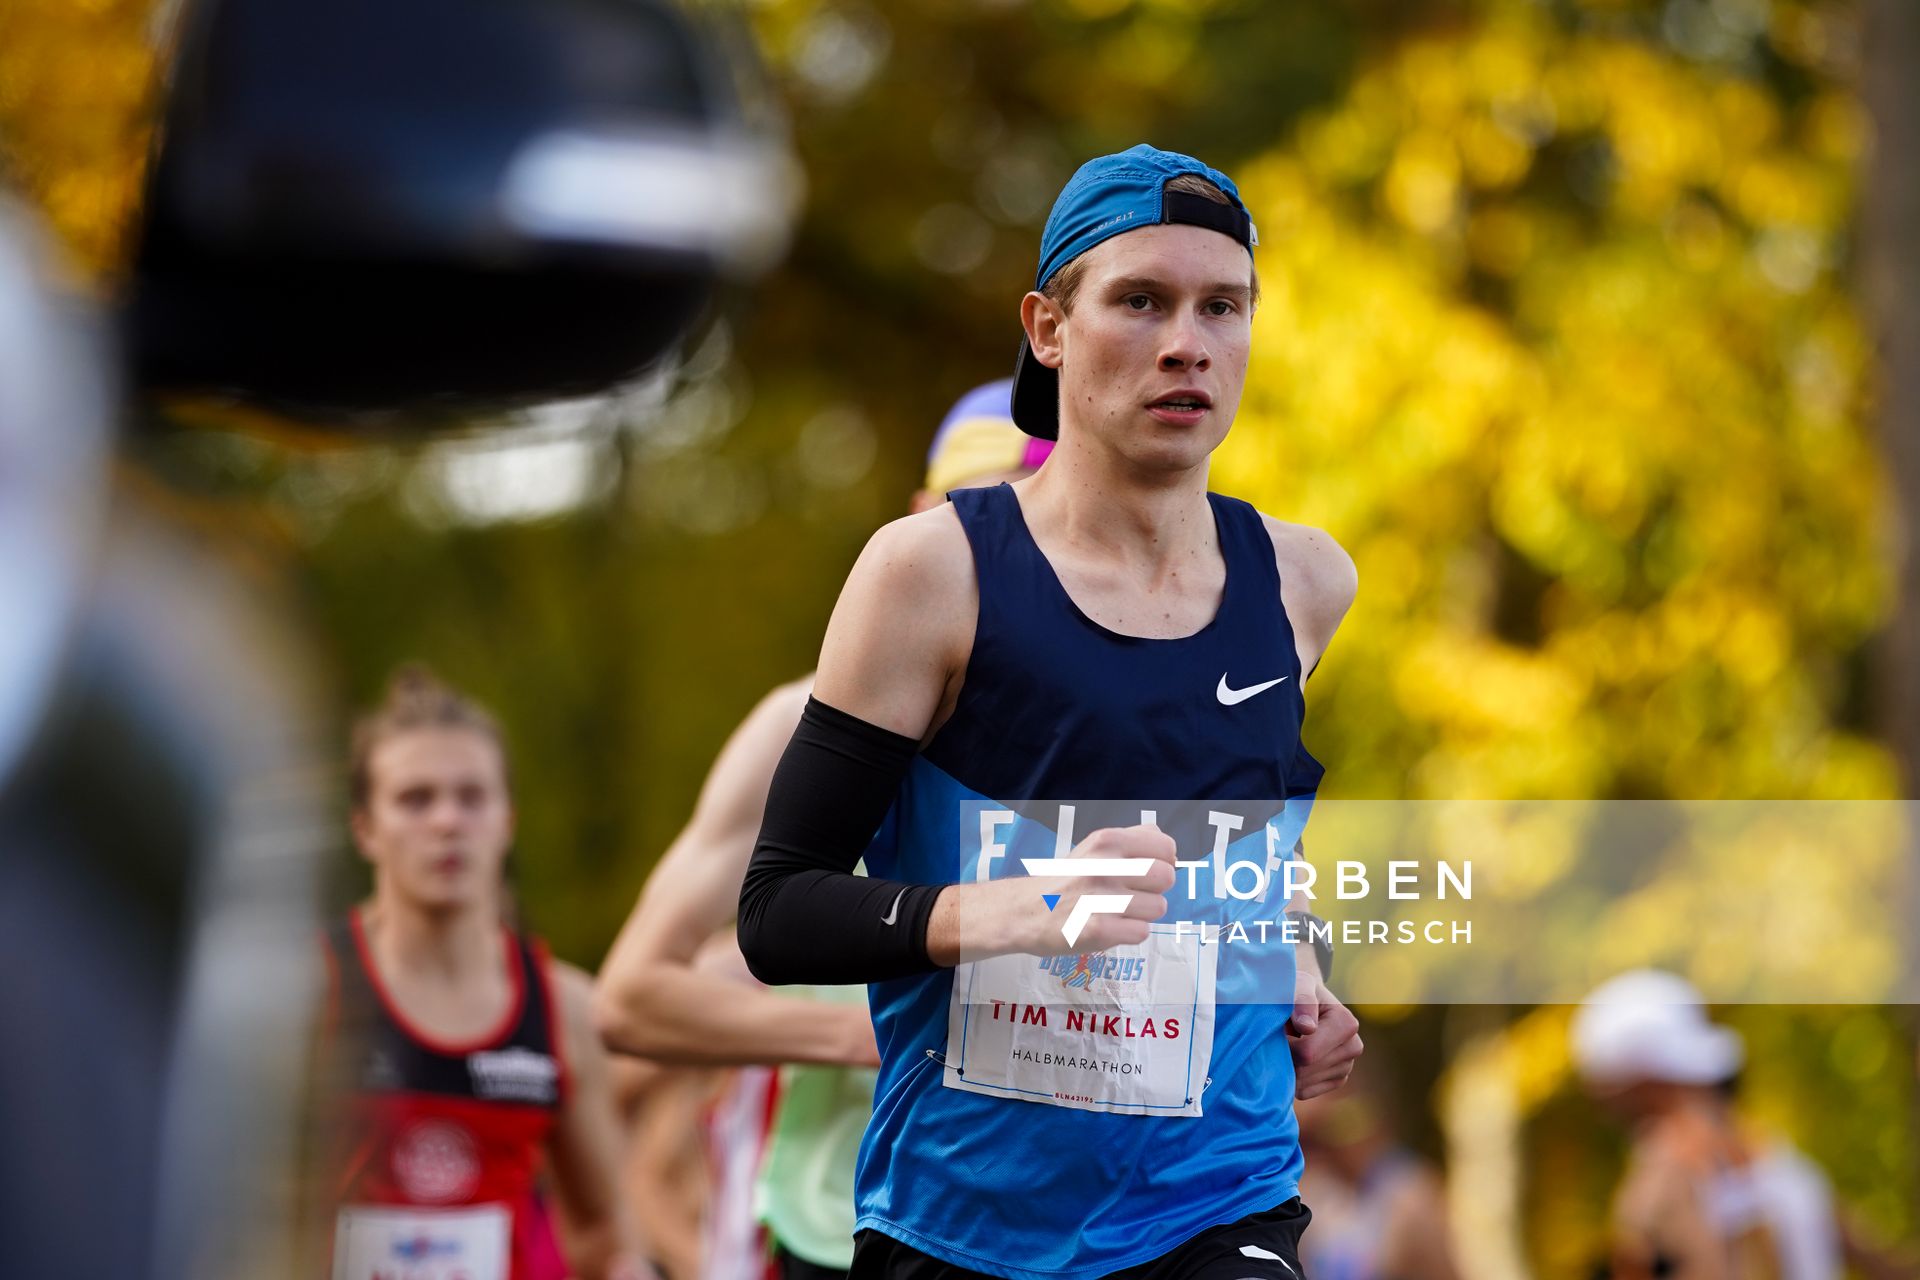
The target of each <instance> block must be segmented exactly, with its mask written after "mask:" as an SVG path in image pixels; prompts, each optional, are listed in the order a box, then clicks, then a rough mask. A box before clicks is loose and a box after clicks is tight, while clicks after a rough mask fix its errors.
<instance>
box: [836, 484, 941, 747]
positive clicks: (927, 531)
mask: <svg viewBox="0 0 1920 1280" xmlns="http://www.w3.org/2000/svg"><path fill="white" fill-rule="evenodd" d="M978 599H979V597H978V588H977V586H976V584H975V582H974V576H973V556H972V552H971V550H970V549H969V547H968V545H967V538H966V533H965V531H964V530H963V529H962V528H961V527H960V520H959V517H958V516H957V515H955V514H954V511H953V509H952V508H951V507H946V506H943V507H936V508H934V509H933V510H931V511H925V512H922V513H920V514H919V515H914V516H908V517H906V518H905V519H901V520H896V521H894V522H893V523H892V524H889V525H887V526H885V527H884V528H882V529H881V530H880V531H879V532H877V533H875V534H874V535H873V537H872V538H871V539H870V540H869V541H868V542H867V546H866V549H865V550H864V551H862V552H861V553H860V559H859V560H858V562H856V563H855V564H854V566H853V572H852V573H850V574H848V575H847V584H846V586H845V587H844V588H842V590H841V592H840V599H839V602H838V603H837V604H836V605H835V606H834V610H833V618H832V620H831V621H830V622H828V624H827V635H826V640H825V642H824V643H823V644H822V646H821V650H820V670H819V672H818V673H817V674H816V675H815V677H814V684H813V696H814V697H815V698H817V699H818V700H820V701H821V702H823V703H825V704H827V705H828V706H830V707H833V708H835V709H837V710H840V711H844V712H846V713H847V714H848V715H850V716H854V717H856V718H857V719H860V720H864V721H866V722H868V723H869V724H874V725H878V726H879V727H881V728H883V729H888V730H891V731H892V732H894V733H899V734H904V735H906V736H907V737H910V738H915V739H919V740H922V741H924V740H925V738H926V736H927V732H928V730H929V729H930V728H931V727H933V725H934V721H935V717H936V716H937V715H938V714H939V713H940V711H941V709H942V707H943V706H944V705H945V704H946V703H947V702H948V700H949V695H950V694H951V693H953V692H955V691H957V688H958V681H959V677H960V674H961V672H962V671H963V670H964V668H965V665H966V655H967V652H968V650H969V649H970V648H971V647H972V644H973V627H974V617H975V614H976V612H977V610H978Z"/></svg>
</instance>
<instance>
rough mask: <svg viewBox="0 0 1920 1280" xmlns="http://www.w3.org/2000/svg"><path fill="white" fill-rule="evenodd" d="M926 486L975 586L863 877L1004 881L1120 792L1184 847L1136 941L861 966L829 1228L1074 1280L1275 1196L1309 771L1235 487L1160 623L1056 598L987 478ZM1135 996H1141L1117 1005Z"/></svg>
mask: <svg viewBox="0 0 1920 1280" xmlns="http://www.w3.org/2000/svg"><path fill="white" fill-rule="evenodd" d="M951 497H952V501H953V506H954V509H955V511H956V513H957V514H958V516H959V518H960V522H961V524H962V526H963V527H964V528H965V530H966V535H967V538H968V541H969V543H970V545H971V548H972V552H973V557H974V567H975V572H976V575H977V578H978V581H979V595H980V606H979V615H978V620H977V623H976V625H975V631H974V642H973V649H972V653H971V656H970V658H969V661H968V665H967V671H966V678H965V683H964V685H963V687H962V688H961V691H960V694H959V697H958V701H957V704H956V707H955V710H954V712H953V715H952V717H951V718H950V719H949V720H948V721H947V723H946V724H944V725H943V726H942V727H941V729H940V731H939V732H938V733H937V734H936V735H935V736H934V738H933V740H932V741H931V742H929V743H928V744H927V746H926V748H925V749H924V750H923V751H922V752H921V753H920V754H919V755H918V756H916V757H915V759H914V761H913V764H912V766H911V767H910V769H909V772H908V775H907V777H906V779H905V780H904V781H903V783H902V784H901V789H900V793H899V795H898V797H897V798H896V800H895V803H894V806H893V808H892V809H891V811H890V812H889V814H888V816H887V819H886V821H885V822H884V823H883V824H882V826H881V829H880V831H879V832H878V833H877V834H876V836H875V837H874V840H873V842H872V844H871V845H870V846H869V848H868V849H867V852H866V865H867V867H868V869H869V872H870V873H871V874H873V875H875V876H881V877H887V878H894V879H900V880H907V881H913V882H918V883H955V882H972V881H974V880H976V879H983V878H989V877H991V878H996V879H997V878H1000V877H1001V876H1004V875H1021V874H1024V871H1023V870H1022V867H1021V862H1022V859H1023V858H1026V857H1054V856H1062V855H1064V854H1065V852H1066V851H1067V849H1069V848H1070V847H1071V846H1072V845H1073V844H1076V843H1078V841H1080V840H1082V839H1084V838H1085V837H1086V836H1087V835H1088V834H1090V833H1091V832H1092V831H1094V830H1096V829H1098V828H1101V827H1107V826H1130V825H1133V824H1135V823H1138V822H1141V821H1142V820H1143V818H1142V814H1143V811H1144V812H1146V813H1148V814H1150V815H1151V820H1152V821H1154V822H1156V823H1157V825H1158V826H1160V828H1161V829H1163V830H1165V831H1167V832H1168V833H1169V834H1171V835H1172V836H1173V837H1174V839H1175V841H1176V843H1177V846H1178V849H1179V854H1178V856H1179V858H1180V859H1181V861H1182V862H1183V863H1186V864H1189V865H1187V866H1183V867H1182V868H1181V869H1180V870H1179V872H1178V874H1177V875H1176V880H1175V887H1174V889H1173V890H1171V891H1170V892H1169V894H1168V895H1167V896H1168V903H1169V914H1168V916H1167V917H1166V918H1165V919H1164V920H1162V921H1161V922H1159V924H1157V925H1156V926H1155V935H1156V937H1155V938H1153V939H1150V940H1149V944H1148V945H1147V946H1146V947H1144V948H1113V949H1110V950H1109V951H1108V952H1106V953H1101V954H1091V955H1078V956H1075V955H1063V956H1060V957H1055V958H1041V957H1034V956H1018V957H1000V958H997V959H996V960H994V961H991V962H988V963H985V964H979V965H962V966H960V967H959V968H958V969H953V970H941V971H939V972H936V973H930V974H922V975H915V976H912V977H908V978H901V979H897V980H893V981H888V982H883V983H877V984H874V985H872V986H871V987H870V988H869V992H868V994H869V1002H870V1004H871V1007H872V1011H873V1018H874V1028H875V1032H876V1034H877V1036H878V1038H879V1044H880V1051H881V1057H882V1062H883V1065H882V1067H881V1069H880V1075H879V1080H878V1084H877V1086H876V1090H875V1096H874V1113H873V1118H872V1120H871V1122H870V1123H869V1125H868V1127H867V1131H866V1135H865V1138H864V1140H863V1141H862V1144H861V1149H860V1157H859V1167H858V1171H857V1175H856V1195H857V1208H858V1214H859V1216H858V1226H859V1227H862V1228H873V1229H875V1230H877V1231H879V1232H881V1233H882V1234H885V1235H888V1236H891V1237H894V1238H895V1239H898V1240H900V1241H902V1242H903V1243H906V1244H908V1245H910V1246H912V1247H913V1248H916V1249H919V1250H921V1251H923V1252H926V1253H929V1254H932V1255H934V1256H936V1257H939V1258H943V1259H945V1260H947V1261H949V1262H951V1263H954V1264H955V1265H958V1266H962V1267H966V1268H970V1269H972V1270H977V1271H984V1272H987V1273H989V1274H993V1275H999V1276H1006V1277H1016V1278H1020V1280H1025V1278H1026V1277H1034V1278H1035V1280H1037V1278H1038V1277H1042V1276H1045V1277H1049V1278H1060V1277H1065V1278H1066V1280H1090V1278H1091V1277H1095V1276H1100V1275H1104V1274H1105V1273H1107V1272H1110V1271H1115V1270H1119V1269H1121V1268H1123V1267H1127V1266H1131V1265H1134V1264H1136V1263H1140V1262H1144V1261H1147V1260H1149V1259H1151V1258H1155V1257H1158V1256H1160V1255H1162V1254H1164V1253H1167V1252H1168V1251H1170V1250H1171V1249H1173V1248H1174V1247H1176V1246H1177V1245H1179V1244H1181V1243H1182V1242H1184V1241H1186V1240H1188V1239H1190V1238H1191V1237H1193V1236H1194V1235H1197V1234H1198V1233H1199V1232H1201V1231H1202V1230H1204V1229H1206V1228H1207V1227H1209V1226H1212V1225H1214V1224H1217V1223H1222V1222H1230V1221H1233V1220H1235V1219H1237V1218H1240V1217H1244V1216H1245V1215H1247V1214H1249V1213H1253V1212H1256V1211H1258V1210H1262V1209H1267V1208H1271V1207H1273V1206H1274V1205H1277V1204H1280V1203H1282V1202H1283V1201H1286V1200H1288V1199H1290V1198H1292V1197H1293V1196H1294V1195H1295V1194H1296V1186H1297V1183H1298V1179H1299V1176H1300V1172H1301V1165H1302V1161H1301V1156H1300V1147H1299V1141H1298V1131H1297V1126H1296V1124H1295V1121H1294V1116H1293V1088H1294V1076H1293V1062H1292V1058H1291V1056H1290V1054H1289V1051H1288V1045H1287V1040H1286V1036H1285V1033H1284V1027H1285V1023H1286V1020H1287V1018H1288V1017H1289V1016H1291V1013H1292V999H1293V981H1294V970H1293V949H1292V947H1290V946H1287V945H1285V944H1284V943H1283V942H1282V940H1281V936H1280V935H1281V931H1280V928H1279V926H1278V923H1277V922H1278V921H1279V919H1280V917H1281V916H1282V914H1283V913H1284V911H1285V909H1286V894H1285V892H1284V888H1283V887H1282V886H1281V885H1280V884H1279V883H1277V882H1278V881H1280V879H1281V877H1280V876H1279V875H1278V874H1275V871H1276V869H1277V868H1278V866H1279V865H1280V864H1281V863H1284V861H1285V860H1286V859H1287V858H1289V857H1291V856H1292V855H1293V853H1294V850H1295V847H1296V841H1297V839H1298V837H1299V833H1300V830H1301V828H1302V827H1303V826H1304V824H1305V821H1306V815H1307V811H1308V810H1309V808H1310V807H1311V805H1312V800H1313V794H1314V791H1315V790H1316V788H1317V787H1318V785H1319V781H1320V775H1321V768H1320V765H1319V764H1318V763H1317V762H1316V761H1315V760H1314V759H1313V757H1312V756H1311V755H1309V754H1308V752H1307V751H1306V749H1305V748H1304V747H1303V746H1302V745H1301V741H1300V728H1301V721H1302V717H1303V716H1304V714H1305V703H1304V701H1303V699H1302V697H1301V691H1300V683H1301V680H1302V676H1303V673H1302V672H1301V671H1300V669H1299V659H1298V655H1297V653H1296V651H1295V648H1294V636H1293V628H1292V626H1291V624H1290V623H1289V621H1288V619H1287V615H1286V611H1285V609H1284V608H1283V607H1282V604H1281V600H1280V576H1279V571H1278V569H1277V567H1276V565H1275V561H1274V552H1273V544H1272V541H1271V539H1270V538H1269V536H1268V534H1267V532H1266V529H1265V527H1264V525H1263V523H1262V521H1261V517H1260V515H1259V513H1258V512H1256V511H1255V510H1254V509H1253V508H1252V507H1250V506H1248V505H1247V504H1246V503H1244V502H1240V501H1238V500H1236V499H1232V498H1225V497H1221V496H1219V495H1217V494H1209V495H1208V501H1209V503H1210V504H1211V507H1212V510H1213V516H1214V520H1215V524H1216V526H1217V530H1218V535H1219V544H1220V548H1221V552H1222V554H1223V556H1224V558H1225V561H1226V586H1225V591H1224V594H1223V598H1222V600H1221V602H1220V606H1219V609H1218V611H1217V613H1216V614H1215V616H1214V618H1213V620H1212V621H1211V622H1210V623H1208V624H1207V625H1206V626H1205V627H1203V628H1201V629H1200V630H1199V631H1198V632H1196V633H1194V634H1193V635H1190V636H1187V637H1184V638H1180V639H1167V640H1161V639H1147V638H1141V637H1134V636H1126V635H1121V634H1118V633H1116V632H1113V631H1110V630H1108V629H1107V628H1105V627H1103V626H1101V625H1100V624H1098V623H1096V622H1094V621H1093V620H1092V619H1091V618H1088V617H1087V616H1086V615H1085V614H1083V613H1082V612H1081V611H1080V610H1079V608H1078V607H1077V606H1076V605H1075V604H1074V603H1073V601H1072V599H1071V598H1070V597H1069V596H1068V594H1067V592H1066V589H1065V588H1064V587H1063V586H1062V584H1061V582H1060V580H1059V578H1058V577H1057V576H1056V575H1055V573H1054V571H1053V568H1052V566H1051V565H1050V564H1049V563H1048V562H1047V560H1046V558H1045V557H1044V556H1043V555H1042V554H1041V552H1040V549H1039V547H1038V546H1037V545H1036V544H1035V542H1034V540H1033V537H1032V535H1031V533H1030V532H1029V531H1028V529H1027V526H1026V522H1025V519H1024V517H1023V516H1022V514H1021V510H1020V504H1019V501H1018V499H1017V498H1016V496H1015V494H1014V491H1013V489H1012V488H1011V487H1009V486H1007V485H1000V486H997V487H994V488H990V489H971V490H962V491H957V492H955V493H954V494H952V495H951ZM1236 864H1252V866H1251V867H1249V866H1247V865H1236ZM1263 872H1265V873H1267V874H1266V876H1265V883H1264V884H1263V883H1262V879H1263ZM1063 914H1064V912H1063ZM1268 925H1271V926H1272V927H1271V928H1268V927H1267V926H1268ZM1209 935H1210V936H1209ZM1209 952H1211V955H1209V954H1208V953H1209ZM1203 961H1204V964H1203V963H1202V962H1203ZM1203 977H1204V981H1203V980H1202V979H1203ZM1009 981H1013V982H1016V983H1017V984H1018V985H1019V988H1020V990H1021V991H1022V992H1024V993H1025V994H1024V996H1023V997H1022V998H1020V999H1014V998H1012V997H1007V996H1006V990H1005V989H1004V984H1005V983H1006V982H1009ZM996 984H1001V985H1002V989H1001V990H1000V994H999V995H996V994H995V989H996ZM1189 985H1190V986H1191V990H1189V989H1188V988H1189ZM1144 991H1152V992H1154V993H1155V994H1154V995H1153V1001H1154V1003H1153V1006H1152V1007H1151V1008H1147V1007H1138V1008H1130V1007H1128V1005H1127V999H1128V998H1131V997H1128V996H1127V994H1126V993H1128V992H1144ZM1102 992H1106V993H1110V995H1111V1003H1105V1004H1103V1003H1100V1002H1101V1001H1103V1000H1106V999H1107V998H1108V997H1107V996H1105V995H1102V994H1101V993H1102ZM1002 997H1006V998H1002ZM1089 999H1092V1000H1094V1001H1095V1004H1094V1006H1093V1007H1092V1008H1091V1011H1089V1006H1088V1005H1087V1003H1086V1002H1087V1001H1088V1000H1089ZM1076 1001H1077V1002H1079V1003H1078V1004H1076V1003H1074V1002H1076ZM1209 1023H1210V1024H1211V1025H1210V1027H1208V1025H1207V1024H1209ZM1203 1031H1206V1032H1208V1033H1209V1034H1210V1038H1211V1054H1210V1059H1209V1058H1208V1056H1207V1052H1206V1045H1205V1044H1204V1043H1203V1041H1204V1038H1205V1037H1204V1036H1203V1035H1202V1034H1201V1033H1202V1032H1203Z"/></svg>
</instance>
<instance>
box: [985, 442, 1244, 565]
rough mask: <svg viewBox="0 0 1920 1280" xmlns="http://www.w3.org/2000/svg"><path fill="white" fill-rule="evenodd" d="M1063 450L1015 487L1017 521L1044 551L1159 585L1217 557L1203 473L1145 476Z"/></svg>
mask: <svg viewBox="0 0 1920 1280" xmlns="http://www.w3.org/2000/svg"><path fill="white" fill-rule="evenodd" d="M1078 443H1079V442H1077V441H1074V442H1067V443H1063V444H1062V445H1061V446H1060V447H1059V448H1056V449H1055V450H1054V453H1053V456H1052V457H1050V458H1048V459H1047V465H1046V466H1044V467H1042V468H1041V469H1040V470H1039V471H1038V472H1036V473H1035V474H1034V475H1032V476H1031V477H1029V478H1027V479H1025V480H1021V481H1018V482H1017V483H1016V484H1015V489H1016V490H1017V491H1018V494H1019V498H1020V510H1021V514H1022V515H1023V517H1024V518H1025V520H1026V523H1027V527H1028V529H1029V530H1031V531H1032V533H1033V535H1034V537H1035V539H1036V540H1038V541H1039V542H1040V543H1041V545H1042V546H1043V547H1045V546H1046V545H1047V544H1048V543H1058V544H1061V545H1064V546H1068V547H1072V548H1073V549H1074V550H1075V551H1076V552H1078V553H1082V554H1086V555H1090V556H1095V557H1098V558H1100V559H1103V560H1111V561H1113V562H1115V563H1116V564H1124V565H1127V566H1130V567H1132V568H1135V569H1137V570H1144V571H1145V572H1146V575H1147V576H1148V577H1149V578H1156V579H1157V578H1158V577H1159V576H1160V574H1161V572H1162V571H1163V570H1165V569H1166V568H1167V567H1169V566H1178V565H1186V564H1188V563H1190V562H1191V561H1192V560H1193V559H1194V558H1195V557H1196V556H1212V557H1215V558H1217V557H1218V555H1219V550H1218V544H1219V535H1218V531H1217V529H1216V528H1215V525H1214V519H1213V511H1212V508H1211V507H1210V506H1209V505H1208V503H1207V468H1206V466H1205V465H1201V466H1199V467H1195V468H1192V469H1189V470H1186V471H1181V472H1166V473H1158V474H1149V473H1143V472H1140V471H1137V470H1135V469H1133V468H1128V467H1124V466H1117V465H1114V463H1113V461H1112V460H1111V459H1109V458H1106V457H1104V456H1102V454H1101V453H1099V452H1098V451H1097V450H1095V449H1092V448H1087V447H1076V446H1077V445H1078Z"/></svg>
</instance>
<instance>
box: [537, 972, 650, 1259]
mask: <svg viewBox="0 0 1920 1280" xmlns="http://www.w3.org/2000/svg"><path fill="white" fill-rule="evenodd" d="M549 963H550V964H551V969H550V972H551V975H552V982H551V987H550V990H551V991H552V994H553V1006H554V1007H553V1016H554V1020H555V1024H556V1025H555V1027H554V1036H555V1039H556V1040H557V1041H558V1042H559V1044H560V1045H561V1052H562V1053H563V1054H564V1055H565V1057H566V1063H567V1075H568V1080H569V1085H568V1088H567V1092H566V1094H565V1095H564V1097H563V1100H562V1103H561V1107H560V1114H559V1117H558V1119H557V1121H556V1123H555V1124H554V1127H553V1131H552V1133H551V1135H550V1136H549V1137H548V1139H547V1148H548V1152H549V1154H550V1155H551V1157H552V1160H553V1173H554V1189H555V1190H556V1191H557V1192H558V1205H559V1209H560V1221H561V1226H562V1232H563V1236H564V1238H565V1240H566V1243H567V1244H568V1246H569V1249H568V1252H569V1259H568V1260H569V1261H570V1262H571V1263H572V1264H573V1267H574V1269H575V1273H576V1274H578V1275H582V1276H599V1275H605V1274H607V1272H608V1269H609V1267H610V1266H611V1264H612V1262H613V1260H614V1259H615V1258H618V1257H622V1256H633V1255H635V1253H636V1251H637V1249H638V1246H639V1241H638V1239H637V1238H636V1236H635V1233H634V1230H633V1227H632V1224H631V1222H630V1219H629V1215H628V1213H627V1211H626V1207H625V1205H624V1203H623V1202H622V1200H621V1198H620V1192H619V1177H620V1168H619V1165H620V1141H621V1132H622V1130H621V1128H620V1124H619V1117H618V1112H617V1110H616V1108H615V1106H614V1099H613V1079H612V1071H611V1069H610V1067H609V1065H608V1058H607V1052H606V1050H605V1049H604V1048H603V1047H602V1046H601V1044H600V1037H599V1036H598V1034H596V1032H595V1030H594V1026H593V1012H592V1006H593V981H592V979H590V978H588V977H587V975H586V974H585V973H582V972H581V971H580V970H578V969H576V968H574V967H573V966H572V965H569V964H563V963H561V962H559V961H557V960H556V961H551V962H549Z"/></svg>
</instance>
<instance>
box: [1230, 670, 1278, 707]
mask: <svg viewBox="0 0 1920 1280" xmlns="http://www.w3.org/2000/svg"><path fill="white" fill-rule="evenodd" d="M1286 679H1287V677H1286V676H1281V677H1280V678H1279V679H1278V680H1269V681H1267V682H1266V683H1265V684H1250V685H1248V686H1247V687H1246V688H1244V689H1229V688H1227V673H1226V672H1224V671H1222V672H1221V673H1220V687H1219V688H1217V689H1215V690H1214V691H1213V696H1214V697H1216V698H1218V699H1220V705H1221V706H1223V707H1231V706H1234V705H1235V704H1237V703H1241V702H1245V701H1246V700H1247V699H1248V698H1251V697H1252V696H1253V695H1254V694H1256V693H1265V692H1266V691H1267V690H1269V689H1271V688H1273V686H1275V685H1277V684H1282V683H1284V682H1285V681H1286Z"/></svg>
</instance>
